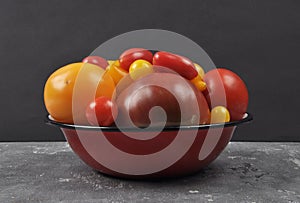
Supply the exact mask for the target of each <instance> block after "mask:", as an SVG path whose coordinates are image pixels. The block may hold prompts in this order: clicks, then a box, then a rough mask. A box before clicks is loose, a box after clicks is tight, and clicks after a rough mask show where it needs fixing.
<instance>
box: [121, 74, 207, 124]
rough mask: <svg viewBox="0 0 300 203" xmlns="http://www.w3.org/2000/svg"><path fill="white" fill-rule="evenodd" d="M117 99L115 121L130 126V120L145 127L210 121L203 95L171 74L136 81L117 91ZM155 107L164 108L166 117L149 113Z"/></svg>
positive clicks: (180, 78) (146, 77) (151, 76)
mask: <svg viewBox="0 0 300 203" xmlns="http://www.w3.org/2000/svg"><path fill="white" fill-rule="evenodd" d="M116 102H117V105H118V108H119V115H118V118H117V122H116V123H117V124H118V125H122V126H131V122H132V123H133V124H134V125H135V126H138V127H147V126H149V125H150V123H152V124H153V125H163V124H166V125H198V124H207V123H209V122H210V111H209V107H208V104H207V102H206V100H205V97H204V96H203V94H202V93H201V92H200V91H198V90H197V89H196V88H195V87H194V86H193V85H192V84H191V83H190V82H189V81H187V80H185V79H184V78H182V77H181V76H180V75H177V74H174V73H156V72H155V73H152V74H149V75H147V76H145V77H143V78H141V79H139V80H135V81H134V82H133V83H131V84H130V85H129V86H128V87H127V88H126V89H124V90H123V91H122V92H121V93H120V95H119V96H118V98H117V100H116ZM157 106H158V107H161V108H162V109H163V110H164V111H165V115H166V117H163V116H162V114H160V113H159V112H155V111H154V114H151V113H153V112H151V111H152V108H153V107H157ZM197 112H199V114H198V113H197ZM149 117H151V119H150V118H149ZM130 121H131V122H130ZM164 122H166V123H164Z"/></svg>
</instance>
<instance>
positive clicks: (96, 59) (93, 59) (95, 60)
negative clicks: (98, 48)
mask: <svg viewBox="0 0 300 203" xmlns="http://www.w3.org/2000/svg"><path fill="white" fill-rule="evenodd" d="M82 62H83V63H91V64H94V65H96V66H99V67H101V68H103V69H106V67H107V66H108V62H107V61H106V60H105V59H104V58H102V57H100V56H87V57H85V58H84V59H83V60H82Z"/></svg>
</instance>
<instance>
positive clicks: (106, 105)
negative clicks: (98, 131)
mask: <svg viewBox="0 0 300 203" xmlns="http://www.w3.org/2000/svg"><path fill="white" fill-rule="evenodd" d="M85 115H86V117H87V120H88V121H89V123H90V124H91V125H95V126H98V125H99V126H110V125H112V124H113V123H114V118H116V117H117V115H118V107H117V104H116V103H115V102H114V101H113V100H111V99H110V98H108V97H105V96H102V97H98V98H96V99H95V101H92V102H91V103H90V104H89V105H88V107H87V109H86V112H85Z"/></svg>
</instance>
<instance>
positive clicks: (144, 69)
mask: <svg viewBox="0 0 300 203" xmlns="http://www.w3.org/2000/svg"><path fill="white" fill-rule="evenodd" d="M150 73H153V68H152V64H151V63H149V62H148V61H145V60H142V59H139V60H136V61H134V62H133V63H132V64H131V65H130V68H129V74H130V77H131V78H132V79H133V80H137V79H139V78H141V77H144V76H146V75H148V74H150Z"/></svg>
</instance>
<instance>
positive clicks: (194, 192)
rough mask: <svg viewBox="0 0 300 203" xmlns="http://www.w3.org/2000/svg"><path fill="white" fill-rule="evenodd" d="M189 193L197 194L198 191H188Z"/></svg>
mask: <svg viewBox="0 0 300 203" xmlns="http://www.w3.org/2000/svg"><path fill="white" fill-rule="evenodd" d="M189 193H191V194H197V193H199V190H189Z"/></svg>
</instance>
